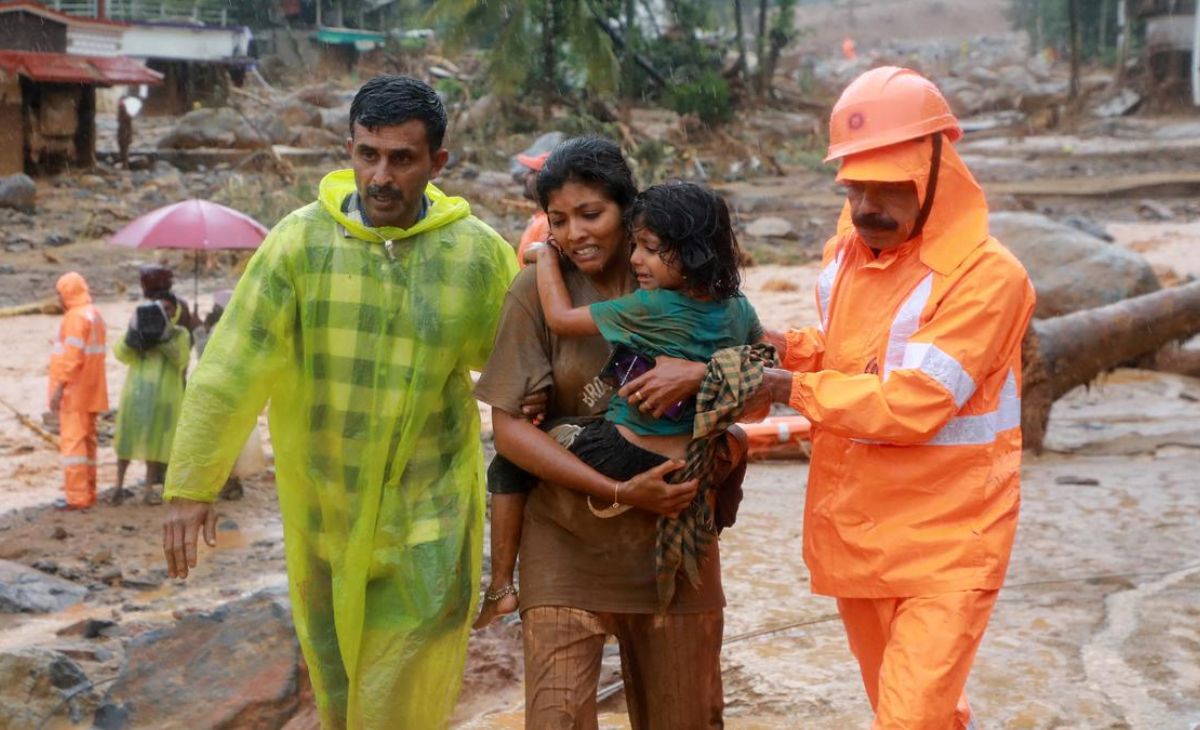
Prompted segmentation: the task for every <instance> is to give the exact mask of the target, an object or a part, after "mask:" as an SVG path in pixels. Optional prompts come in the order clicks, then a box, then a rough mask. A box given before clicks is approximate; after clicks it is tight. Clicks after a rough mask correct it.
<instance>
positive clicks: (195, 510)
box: [163, 497, 217, 578]
mask: <svg viewBox="0 0 1200 730" xmlns="http://www.w3.org/2000/svg"><path fill="white" fill-rule="evenodd" d="M201 531H203V532H204V542H205V543H206V544H207V545H208V546H209V547H210V548H213V547H216V546H217V512H216V510H214V509H213V506H212V505H211V504H209V503H208V502H197V501H195V500H192V499H184V498H183V497H175V498H174V499H172V500H171V501H170V503H169V505H168V506H167V517H166V519H164V520H163V555H164V556H165V557H166V559H167V573H168V574H169V575H170V576H171V577H172V578H186V577H187V576H188V568H194V567H196V541H197V539H198V538H199V537H200V532H201Z"/></svg>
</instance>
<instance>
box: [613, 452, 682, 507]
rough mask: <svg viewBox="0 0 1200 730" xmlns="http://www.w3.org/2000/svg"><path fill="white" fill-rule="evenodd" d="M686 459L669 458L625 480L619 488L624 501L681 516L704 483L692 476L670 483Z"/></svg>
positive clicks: (622, 502) (620, 497) (623, 502)
mask: <svg viewBox="0 0 1200 730" xmlns="http://www.w3.org/2000/svg"><path fill="white" fill-rule="evenodd" d="M683 467H684V462H682V461H680V460H678V459H672V460H669V461H665V462H663V463H662V464H659V465H658V466H656V467H654V468H653V469H648V470H646V471H644V472H642V473H641V474H638V475H637V476H635V477H634V478H632V479H630V480H629V481H627V482H622V483H621V486H620V488H619V489H618V491H617V498H618V500H619V501H620V502H621V504H628V505H632V506H634V507H637V508H638V509H644V510H646V511H647V512H653V513H655V514H659V515H663V516H665V517H678V516H679V513H680V512H682V511H683V510H684V509H686V508H687V506H688V505H689V504H691V503H692V500H693V499H694V498H695V497H696V490H697V489H698V488H699V487H700V481H699V480H698V479H690V480H688V481H686V482H680V483H679V484H670V483H668V482H667V477H668V476H669V475H670V474H671V473H672V472H674V471H677V470H679V469H682V468H683Z"/></svg>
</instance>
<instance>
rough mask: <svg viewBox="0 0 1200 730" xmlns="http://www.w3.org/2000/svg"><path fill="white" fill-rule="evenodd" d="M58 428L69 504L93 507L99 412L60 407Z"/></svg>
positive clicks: (79, 507)
mask: <svg viewBox="0 0 1200 730" xmlns="http://www.w3.org/2000/svg"><path fill="white" fill-rule="evenodd" d="M58 429H59V430H58V434H59V435H58V451H59V453H60V454H61V455H62V463H63V471H64V472H65V477H66V478H65V484H66V492H67V504H68V505H70V506H71V507H75V508H78V509H82V508H84V507H91V506H92V505H93V504H95V503H96V414H95V413H80V412H78V411H59V412H58Z"/></svg>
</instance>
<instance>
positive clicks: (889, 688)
mask: <svg viewBox="0 0 1200 730" xmlns="http://www.w3.org/2000/svg"><path fill="white" fill-rule="evenodd" d="M998 594H999V592H998V591H959V592H957V593H942V594H938V595H932V596H918V597H916V598H839V599H838V612H839V613H841V615H842V624H843V625H844V626H845V627H846V637H847V638H848V639H849V641H850V651H851V652H853V653H854V656H855V658H857V659H858V667H859V671H861V672H862V679H863V685H864V686H865V687H866V690H867V697H868V699H870V701H871V709H872V710H874V711H875V722H874V724H873V725H872V726H871V728H872V730H948V729H949V728H953V730H967V729H968V728H973V727H974V725H973V724H972V717H971V707H970V705H969V704H967V696H966V694H965V692H964V691H963V690H964V688H965V687H966V686H967V675H968V674H969V673H970V671H971V663H972V662H973V661H974V660H975V652H976V651H977V650H978V649H979V642H980V641H981V640H982V639H983V631H984V629H986V628H987V623H988V619H989V618H990V617H991V615H992V608H993V607H994V606H995V605H996V596H997V595H998Z"/></svg>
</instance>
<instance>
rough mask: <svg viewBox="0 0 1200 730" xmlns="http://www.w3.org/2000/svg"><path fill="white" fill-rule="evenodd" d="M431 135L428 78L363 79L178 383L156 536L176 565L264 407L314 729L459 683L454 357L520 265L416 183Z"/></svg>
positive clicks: (477, 350) (441, 114)
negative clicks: (344, 159)
mask: <svg viewBox="0 0 1200 730" xmlns="http://www.w3.org/2000/svg"><path fill="white" fill-rule="evenodd" d="M445 128H446V112H445V109H444V108H443V106H442V103H441V101H440V100H439V99H438V97H437V94H436V93H435V92H434V91H433V89H431V88H430V87H429V86H428V85H426V84H424V83H423V82H420V81H416V80H414V79H410V78H406V77H401V76H381V77H378V78H375V79H372V80H371V81H369V82H367V83H366V84H365V85H364V86H363V87H362V88H361V89H360V90H359V92H358V94H357V96H356V97H355V99H354V102H353V104H352V105H351V108H350V132H351V133H350V138H349V140H348V141H347V149H348V151H349V154H350V157H351V160H352V163H353V169H352V170H341V171H338V172H333V173H330V174H329V175H327V176H326V177H325V179H324V180H322V181H321V185H320V194H319V200H318V201H317V202H315V203H312V204H310V205H308V206H305V207H304V208H301V209H299V210H297V211H295V212H293V213H292V214H291V215H289V216H287V217H286V218H284V219H283V220H282V221H280V223H279V224H278V225H276V226H275V228H274V230H273V231H272V232H271V234H270V235H269V236H268V237H267V239H266V240H265V241H264V242H263V244H262V247H261V248H260V249H259V250H258V252H257V253H256V254H255V256H254V258H253V259H252V260H251V262H250V265H249V267H248V268H247V270H246V273H245V275H244V276H243V277H242V278H241V281H240V282H239V283H238V286H237V289H236V290H235V292H234V294H233V298H232V300H231V301H230V303H229V307H228V308H227V309H226V311H225V314H224V316H223V318H222V324H221V326H220V327H218V328H217V329H216V330H215V331H214V333H213V336H212V339H211V340H210V341H209V342H208V345H207V347H206V350H205V354H204V358H203V359H202V360H201V363H200V365H199V367H198V368H197V369H196V372H195V374H194V375H193V376H192V377H191V379H190V380H189V381H188V387H187V393H186V395H185V397H184V404H183V413H182V415H181V417H180V421H179V425H178V428H177V431H176V440H175V446H174V449H173V450H172V452H171V459H170V466H169V468H168V472H167V482H166V490H165V497H166V498H167V499H169V500H171V502H170V508H169V515H168V518H167V520H166V523H165V524H164V550H165V552H166V557H167V563H168V569H169V572H170V573H171V575H173V576H187V574H188V569H189V568H190V567H194V566H195V564H196V540H197V535H198V534H199V533H200V532H201V531H203V533H204V536H205V540H206V542H208V544H209V545H214V544H215V516H214V513H213V511H212V508H211V502H212V501H213V500H214V499H215V498H216V496H217V494H218V492H219V491H220V489H221V486H222V485H223V484H224V483H225V479H226V477H227V476H229V471H230V468H231V467H232V466H233V464H234V461H235V459H236V458H237V455H238V452H239V450H240V449H241V448H242V444H244V443H245V441H246V437H247V435H248V434H249V432H250V429H251V428H252V427H253V426H254V422H255V419H256V418H257V415H258V413H259V411H260V410H261V409H262V406H263V404H264V402H265V401H267V400H268V399H269V400H270V412H269V418H270V426H271V436H272V440H273V442H274V447H275V469H276V476H277V481H278V484H279V502H280V509H281V512H282V515H283V523H284V538H285V545H286V556H287V563H288V580H289V585H290V593H291V599H292V614H293V618H294V620H295V624H296V632H297V634H298V636H299V638H300V644H301V647H302V649H303V651H304V656H305V659H306V661H307V663H308V667H309V671H310V674H311V678H312V682H313V687H314V689H315V690H316V696H317V704H318V708H319V710H320V713H321V718H322V724H323V726H324V727H327V728H341V727H349V728H437V727H444V726H445V725H446V724H447V722H448V719H449V716H450V713H451V711H452V710H453V707H454V703H455V699H456V698H457V695H458V690H459V687H460V684H461V677H462V670H463V664H464V661H465V654H466V641H467V633H468V625H469V623H470V618H471V616H472V615H473V612H474V606H473V604H474V602H475V598H476V586H477V585H478V584H479V573H480V556H481V552H482V541H481V535H482V516H483V504H484V493H483V486H482V485H483V469H482V453H481V449H480V443H479V417H478V411H477V408H476V404H475V400H474V398H473V397H472V383H471V378H470V374H469V370H470V369H472V368H474V369H479V368H481V367H482V366H483V364H484V362H485V361H486V359H487V355H488V353H489V351H490V349H491V346H492V339H493V335H494V332H495V327H496V322H497V318H498V315H499V311H500V306H501V303H502V301H503V298H504V293H505V290H506V289H507V286H508V283H509V281H510V280H511V279H512V277H513V276H514V274H515V273H516V268H517V267H516V260H515V257H514V256H513V250H512V247H511V246H509V245H508V244H507V243H506V242H505V241H504V240H503V239H502V238H500V236H498V235H497V234H496V233H495V232H494V231H493V230H492V229H491V228H489V227H488V226H487V225H485V224H484V223H482V222H481V221H479V220H478V219H476V218H475V217H473V216H472V215H471V213H470V208H469V206H468V204H467V202H466V201H465V200H463V199H461V198H455V197H450V196H447V195H445V194H443V193H442V192H441V191H440V190H438V189H437V188H436V187H434V186H433V185H431V184H430V183H429V181H430V180H431V179H432V178H433V177H435V176H436V175H437V174H438V173H439V171H440V170H441V169H442V166H443V165H444V164H445V162H446V159H447V157H448V152H447V151H446V150H445V149H444V148H443V147H442V137H443V134H444V132H445Z"/></svg>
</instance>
